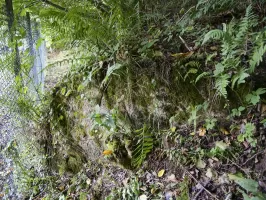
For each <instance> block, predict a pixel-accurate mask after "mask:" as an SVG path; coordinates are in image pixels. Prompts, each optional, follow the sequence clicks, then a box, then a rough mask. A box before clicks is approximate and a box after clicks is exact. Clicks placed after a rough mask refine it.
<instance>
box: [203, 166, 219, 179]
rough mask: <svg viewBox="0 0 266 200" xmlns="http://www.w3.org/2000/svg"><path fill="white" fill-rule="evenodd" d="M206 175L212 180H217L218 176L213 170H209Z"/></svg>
mask: <svg viewBox="0 0 266 200" xmlns="http://www.w3.org/2000/svg"><path fill="white" fill-rule="evenodd" d="M205 175H206V176H207V177H208V178H210V179H212V178H215V177H216V176H217V174H216V173H215V171H213V169H212V168H208V169H207V172H206V174H205Z"/></svg>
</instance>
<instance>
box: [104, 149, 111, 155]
mask: <svg viewBox="0 0 266 200" xmlns="http://www.w3.org/2000/svg"><path fill="white" fill-rule="evenodd" d="M112 153H113V151H112V150H104V151H103V155H105V156H106V155H110V154H112Z"/></svg>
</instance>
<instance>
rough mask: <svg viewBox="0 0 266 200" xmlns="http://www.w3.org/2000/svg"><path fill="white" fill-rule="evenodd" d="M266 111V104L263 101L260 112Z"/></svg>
mask: <svg viewBox="0 0 266 200" xmlns="http://www.w3.org/2000/svg"><path fill="white" fill-rule="evenodd" d="M265 111H266V104H264V103H262V104H261V109H260V112H261V113H264V112H265Z"/></svg>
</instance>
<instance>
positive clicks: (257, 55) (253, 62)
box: [249, 44, 266, 72]
mask: <svg viewBox="0 0 266 200" xmlns="http://www.w3.org/2000/svg"><path fill="white" fill-rule="evenodd" d="M265 53H266V45H263V44H262V45H261V46H259V47H256V48H254V51H253V55H252V56H251V59H250V60H249V65H250V67H249V71H250V72H254V70H255V67H256V66H258V65H259V64H260V62H262V60H263V55H264V54H265Z"/></svg>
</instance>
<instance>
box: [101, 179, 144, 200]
mask: <svg viewBox="0 0 266 200" xmlns="http://www.w3.org/2000/svg"><path fill="white" fill-rule="evenodd" d="M140 187H141V184H140V182H139V181H138V179H137V178H133V179H131V180H130V183H129V184H127V185H126V186H125V187H122V188H118V189H117V190H115V191H113V192H112V193H111V194H110V195H109V196H108V197H106V198H105V200H115V199H123V200H135V199H138V197H139V196H140V193H141V190H140Z"/></svg>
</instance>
